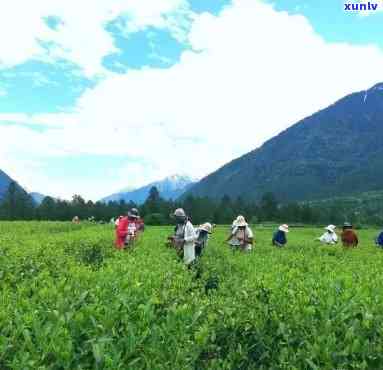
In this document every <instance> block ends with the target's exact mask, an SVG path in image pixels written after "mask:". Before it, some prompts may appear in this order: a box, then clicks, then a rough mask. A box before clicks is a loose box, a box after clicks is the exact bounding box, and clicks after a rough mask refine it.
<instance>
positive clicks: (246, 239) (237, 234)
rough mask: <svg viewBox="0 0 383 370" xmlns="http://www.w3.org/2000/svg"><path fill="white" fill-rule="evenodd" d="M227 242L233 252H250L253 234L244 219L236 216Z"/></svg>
mask: <svg viewBox="0 0 383 370" xmlns="http://www.w3.org/2000/svg"><path fill="white" fill-rule="evenodd" d="M233 226H234V227H233V229H232V231H231V233H230V235H229V237H228V238H227V241H228V242H229V244H230V245H231V247H232V248H233V250H238V249H240V250H242V251H251V249H252V246H253V244H254V234H253V232H252V230H251V229H250V227H249V225H248V224H247V222H246V220H245V217H243V216H238V217H237V219H236V221H235V223H233Z"/></svg>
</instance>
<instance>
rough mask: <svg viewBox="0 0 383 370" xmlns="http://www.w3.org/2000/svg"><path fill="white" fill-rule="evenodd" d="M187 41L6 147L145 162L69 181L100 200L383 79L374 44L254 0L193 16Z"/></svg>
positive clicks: (199, 164)
mask: <svg viewBox="0 0 383 370" xmlns="http://www.w3.org/2000/svg"><path fill="white" fill-rule="evenodd" d="M189 41H190V43H191V44H192V46H193V48H194V49H195V50H198V52H192V51H187V52H185V53H184V54H183V55H182V58H181V61H180V62H179V63H178V64H177V65H174V66H173V67H171V68H168V69H150V68H145V69H142V70H139V71H129V72H127V73H126V74H125V75H122V76H121V75H118V76H117V75H112V76H109V77H108V78H106V79H105V80H104V81H102V82H101V83H100V84H99V85H97V87H95V88H94V89H93V90H91V89H88V90H87V91H86V92H85V93H84V94H83V96H82V97H81V98H80V99H79V100H78V103H77V106H76V109H75V111H74V113H71V114H60V115H49V114H47V115H44V116H34V117H33V119H32V121H33V122H39V123H44V124H47V125H48V124H50V125H56V126H58V127H60V126H61V127H63V128H62V129H56V130H50V131H48V132H46V133H44V134H41V135H37V134H36V133H33V132H32V131H30V130H26V129H21V128H15V127H7V128H5V129H4V128H1V127H0V134H1V135H3V133H4V132H6V135H8V140H7V142H8V143H9V142H12V140H15V141H18V144H17V145H16V146H15V147H14V146H13V145H8V146H7V148H5V149H4V148H3V149H2V150H3V153H4V155H5V154H7V155H9V156H11V155H12V153H14V151H15V150H18V151H20V152H21V154H22V155H24V156H26V157H27V158H29V157H30V155H31V153H33V155H36V156H37V155H38V156H40V157H42V156H44V155H49V156H65V155H66V154H68V153H71V154H98V155H99V154H101V155H126V156H134V157H136V158H140V159H142V160H143V161H145V163H147V165H137V164H131V165H129V166H127V167H126V168H124V169H122V170H121V171H123V172H121V173H119V174H114V175H115V176H110V178H105V179H102V183H100V184H96V185H95V184H91V183H88V184H86V183H85V182H84V183H76V179H67V180H66V181H67V183H66V184H67V186H66V189H71V190H72V189H75V188H76V189H78V188H80V187H81V188H82V189H84V192H85V191H86V193H84V195H87V196H90V197H93V198H97V197H98V196H101V195H106V194H108V193H111V192H113V191H114V190H116V189H119V188H121V187H125V186H129V185H138V184H142V183H144V182H146V181H151V180H154V179H157V178H161V177H164V176H166V175H169V174H173V173H177V172H182V173H185V172H187V173H189V174H191V175H194V176H197V177H201V176H204V175H206V174H208V173H209V172H211V171H213V170H215V169H216V168H218V167H219V166H221V165H223V164H225V163H226V162H228V161H230V160H232V159H233V158H235V157H237V156H239V155H241V154H244V153H246V152H247V151H249V150H252V149H254V148H255V147H257V146H259V145H260V144H261V143H263V142H264V141H265V140H266V139H268V138H270V137H271V136H273V135H275V134H277V133H278V132H280V131H281V130H283V129H285V128H287V127H289V126H290V125H291V124H293V123H295V122H297V121H298V120H299V119H302V118H304V117H305V116H307V115H310V114H312V113H314V112H315V111H317V110H319V109H321V108H324V107H326V106H328V105H329V104H331V103H333V102H335V101H336V100H337V99H339V98H341V97H343V96H344V95H346V94H348V93H351V92H354V91H358V90H364V89H366V88H368V87H370V86H372V85H373V84H375V83H377V82H379V81H382V80H383V72H382V69H381V66H382V65H383V52H382V51H381V50H380V49H378V48H377V47H374V46H371V45H370V46H364V47H362V46H353V45H349V44H345V43H342V44H341V43H328V42H325V41H324V40H323V39H322V38H321V37H320V36H318V35H317V34H316V33H315V32H314V30H313V28H312V27H311V25H310V24H309V22H308V21H307V19H305V18H304V17H303V16H297V15H294V16H293V15H289V14H288V13H286V12H277V11H275V10H274V9H273V8H272V7H271V6H269V5H265V4H263V3H261V2H259V1H255V0H235V1H234V2H233V6H231V7H228V8H226V9H225V10H224V11H223V12H222V13H221V14H220V15H219V16H213V15H209V14H206V13H204V14H202V15H201V16H199V17H196V18H195V21H194V23H193V26H192V29H191V32H190V34H189ZM1 119H2V117H1V115H0V121H1ZM9 140H11V141H9ZM2 142H3V141H2ZM26 143H28V145H26ZM29 143H31V144H30V145H29ZM4 151H5V152H4ZM47 153H48V154H47ZM19 154H20V153H19ZM21 154H20V155H21ZM2 162H4V161H1V158H0V168H2V164H3V163H2ZM90 171H91V169H90ZM31 181H32V182H31V184H32V183H33V179H31ZM47 184H49V181H48V182H47ZM38 185H42V186H43V181H40V183H39V184H38ZM46 186H48V185H46ZM76 186H78V187H76ZM33 187H34V189H35V190H39V189H38V188H37V187H36V186H33ZM41 191H43V192H44V191H45V188H44V189H42V190H41ZM66 191H68V190H66Z"/></svg>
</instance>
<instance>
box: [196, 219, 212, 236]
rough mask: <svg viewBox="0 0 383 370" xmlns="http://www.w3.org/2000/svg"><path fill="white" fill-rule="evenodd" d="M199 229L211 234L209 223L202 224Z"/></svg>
mask: <svg viewBox="0 0 383 370" xmlns="http://www.w3.org/2000/svg"><path fill="white" fill-rule="evenodd" d="M199 228H200V230H204V231H206V232H207V233H208V234H211V230H212V229H213V227H212V226H211V224H210V223H209V222H206V223H204V224H202V225H201V226H200V227H199Z"/></svg>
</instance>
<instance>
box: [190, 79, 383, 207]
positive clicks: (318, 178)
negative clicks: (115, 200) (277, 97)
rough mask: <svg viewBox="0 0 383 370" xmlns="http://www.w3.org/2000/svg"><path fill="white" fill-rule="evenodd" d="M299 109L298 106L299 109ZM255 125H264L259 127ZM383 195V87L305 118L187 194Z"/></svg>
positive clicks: (303, 197)
mask: <svg viewBox="0 0 383 370" xmlns="http://www.w3.org/2000/svg"><path fill="white" fill-rule="evenodd" d="M297 104H299V103H297ZM259 124H267V119H266V120H265V122H260V123H259ZM379 190H383V83H380V84H378V85H376V86H374V87H373V88H371V89H369V90H368V91H362V92H358V93H354V94H351V95H349V96H346V97H345V98H343V99H341V100H340V101H338V102H336V103H335V104H333V105H331V106H330V107H328V108H326V109H323V110H322V111H320V112H318V113H316V114H314V115H312V116H311V117H308V118H305V119H303V120H302V121H300V122H298V123H297V124H295V125H294V126H292V127H290V128H289V129H287V130H286V131H284V132H282V133H281V134H280V135H278V136H276V137H274V138H273V139H271V140H269V141H267V142H266V143H265V144H264V145H262V147H260V148H259V149H256V150H254V151H252V152H250V153H248V154H246V155H244V156H242V157H241V158H238V159H236V160H234V161H232V162H231V163H229V164H227V165H225V166H224V167H222V168H220V169H219V170H218V171H216V172H214V173H213V174H211V175H209V176H207V177H206V178H204V179H203V180H201V181H200V182H199V183H197V184H196V185H194V186H193V187H192V188H191V189H190V190H189V191H188V193H187V194H193V195H197V196H208V197H211V198H221V197H222V196H223V195H224V194H227V195H229V196H231V197H237V196H242V197H243V198H244V199H259V198H260V197H261V196H262V194H264V193H266V192H273V193H275V194H276V195H277V197H278V199H280V200H282V201H283V200H314V199H321V198H331V197H334V196H343V195H347V194H353V193H358V192H359V193H362V192H367V191H379Z"/></svg>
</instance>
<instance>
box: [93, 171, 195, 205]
mask: <svg viewBox="0 0 383 370" xmlns="http://www.w3.org/2000/svg"><path fill="white" fill-rule="evenodd" d="M194 183H195V182H194V181H193V180H192V179H191V178H190V177H188V176H179V175H174V176H170V177H167V178H165V179H164V180H161V181H156V182H153V183H151V184H148V185H146V186H143V187H141V188H138V189H135V190H131V191H122V192H118V193H116V194H112V195H110V196H108V197H105V198H103V199H101V201H102V202H104V203H108V202H111V201H117V202H119V201H120V200H124V201H125V202H129V201H132V202H134V203H136V204H142V203H144V202H145V200H146V199H147V197H148V195H149V190H150V188H151V187H153V186H156V187H157V189H158V191H159V193H160V195H161V197H162V198H164V199H167V200H169V199H177V198H178V197H180V196H181V195H182V194H183V193H184V192H185V191H187V190H188V189H189V188H190V187H191V186H192V185H193V184H194Z"/></svg>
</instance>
